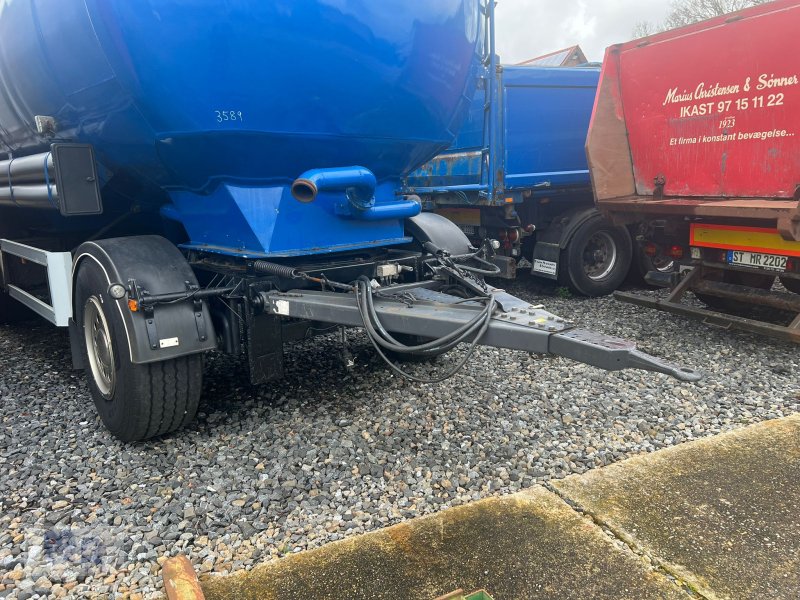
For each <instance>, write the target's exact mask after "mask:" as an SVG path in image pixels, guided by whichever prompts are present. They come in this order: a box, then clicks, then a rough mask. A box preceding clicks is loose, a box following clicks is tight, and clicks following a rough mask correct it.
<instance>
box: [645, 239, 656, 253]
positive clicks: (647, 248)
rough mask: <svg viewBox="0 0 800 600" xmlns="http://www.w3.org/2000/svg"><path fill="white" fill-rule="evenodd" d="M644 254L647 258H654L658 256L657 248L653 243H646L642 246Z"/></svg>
mask: <svg viewBox="0 0 800 600" xmlns="http://www.w3.org/2000/svg"><path fill="white" fill-rule="evenodd" d="M644 253H645V254H647V256H655V255H656V254H658V248H657V247H656V245H655V244H654V243H653V242H647V243H646V244H645V245H644Z"/></svg>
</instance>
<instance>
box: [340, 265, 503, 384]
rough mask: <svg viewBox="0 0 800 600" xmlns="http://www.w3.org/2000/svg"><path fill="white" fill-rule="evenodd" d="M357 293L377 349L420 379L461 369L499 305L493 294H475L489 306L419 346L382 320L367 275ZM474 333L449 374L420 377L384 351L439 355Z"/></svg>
mask: <svg viewBox="0 0 800 600" xmlns="http://www.w3.org/2000/svg"><path fill="white" fill-rule="evenodd" d="M355 293H356V304H357V306H358V311H359V313H360V314H361V320H362V321H363V322H364V329H365V331H366V332H367V337H368V338H369V341H370V342H371V343H372V345H373V346H374V347H375V350H377V352H378V354H379V355H380V357H381V358H382V359H383V360H384V362H385V363H386V364H387V365H389V367H391V368H392V370H393V371H395V372H396V373H398V374H399V375H401V376H402V377H405V378H406V379H410V380H411V381H416V382H419V383H439V382H441V381H444V380H445V379H449V378H450V377H452V376H453V375H455V374H456V373H457V372H458V371H460V370H461V369H462V368H463V366H464V365H465V364H466V363H467V361H468V360H469V359H470V357H471V356H472V354H473V353H474V352H475V348H476V347H477V345H478V342H479V341H480V339H481V338H482V337H483V335H484V334H485V333H486V330H487V329H488V328H489V324H490V323H491V320H492V314H493V313H494V308H495V299H494V297H493V296H488V297H485V298H471V299H470V300H472V301H478V300H481V301H483V302H485V306H484V308H483V310H481V312H480V313H478V314H477V315H475V317H474V318H473V319H471V320H470V321H469V322H468V323H465V324H464V325H462V326H461V327H459V328H458V329H456V330H455V331H452V332H450V333H448V334H447V335H444V336H442V337H440V338H437V339H434V340H431V341H429V342H425V343H423V344H419V345H416V346H409V345H406V344H403V343H402V342H399V341H398V340H397V339H396V338H394V337H393V336H392V335H391V334H390V333H389V332H388V331H387V330H386V328H385V327H384V326H383V325H382V324H381V322H380V318H379V316H378V313H377V311H376V310H375V306H374V304H373V297H372V295H373V292H372V284H371V282H370V280H369V279H368V278H367V277H364V276H361V277H359V278H358V280H357V281H356V287H355ZM470 337H472V338H473V339H472V342H471V343H470V346H469V348H468V349H467V352H466V353H465V354H464V356H463V357H462V358H461V360H459V361H458V363H457V364H456V365H455V366H454V367H453V368H452V369H450V370H449V371H447V372H446V373H445V374H443V375H440V376H437V377H434V378H432V379H426V378H423V377H418V376H416V375H412V374H411V373H408V372H406V371H404V370H402V369H401V368H400V367H398V366H397V365H395V364H394V363H393V362H392V361H391V360H390V359H389V357H388V356H386V354H385V353H384V350H386V351H389V352H395V353H398V354H416V355H422V356H435V355H437V354H441V353H443V352H446V351H448V350H451V349H452V348H454V347H456V346H457V345H458V344H461V343H462V342H466V341H467V340H468V339H469V338H470Z"/></svg>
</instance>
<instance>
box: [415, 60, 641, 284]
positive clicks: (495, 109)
mask: <svg viewBox="0 0 800 600" xmlns="http://www.w3.org/2000/svg"><path fill="white" fill-rule="evenodd" d="M599 75H600V68H599V66H595V65H591V64H589V65H585V66H581V67H572V68H559V67H530V66H508V65H501V66H499V67H498V68H497V69H496V70H495V71H494V74H493V76H489V77H487V78H485V79H482V80H481V85H480V87H479V89H477V90H476V93H475V97H474V99H473V101H472V105H471V106H470V109H469V113H468V116H467V120H466V122H465V124H464V126H463V127H462V129H461V131H460V132H459V134H458V136H457V137H456V140H455V142H454V143H453V145H452V146H451V147H450V148H448V149H447V150H446V151H445V152H443V153H442V154H440V155H438V156H436V157H435V158H434V159H433V160H431V161H430V162H428V163H427V164H425V165H423V166H422V167H420V168H419V169H417V170H415V171H414V172H413V173H411V175H409V177H408V178H407V180H406V186H407V192H408V193H414V194H417V195H418V196H420V198H422V203H423V207H424V208H425V209H426V210H431V211H434V212H436V213H437V214H440V215H443V216H445V217H447V218H448V219H450V220H452V221H453V222H454V223H456V224H458V226H459V227H460V228H461V229H462V230H463V231H464V232H465V233H466V234H467V236H468V237H469V238H470V240H473V241H477V240H481V239H484V238H487V237H488V238H492V239H495V240H497V241H498V242H499V245H498V253H497V254H498V255H497V257H496V258H495V262H496V263H497V265H498V266H499V267H501V276H503V277H507V278H513V277H515V276H516V272H517V265H518V263H519V264H520V265H522V264H524V265H527V266H528V267H529V268H530V269H531V272H532V273H533V274H534V275H536V276H539V277H544V278H546V279H551V280H555V281H557V282H559V284H560V285H562V286H568V287H569V288H571V289H572V291H573V292H575V293H578V294H582V295H586V296H601V295H605V294H609V293H611V292H612V291H614V290H615V289H616V288H617V287H618V286H619V285H620V284H621V283H622V281H623V280H624V279H625V277H626V275H627V274H628V271H629V269H630V267H631V262H632V257H633V256H634V255H635V256H636V258H637V260H638V258H639V253H638V249H637V251H636V252H634V249H633V243H632V238H631V235H630V232H629V231H628V230H627V229H626V228H624V227H615V226H614V225H612V224H611V223H610V222H609V221H607V220H606V219H605V218H604V217H603V216H602V215H601V214H600V212H599V211H597V209H596V208H595V206H594V195H593V192H592V182H591V178H590V176H589V167H588V165H587V162H586V152H585V150H584V146H585V143H586V132H587V131H588V129H589V120H590V118H591V114H592V106H593V105H594V98H595V94H596V92H597V83H598V79H599ZM637 266H638V264H637Z"/></svg>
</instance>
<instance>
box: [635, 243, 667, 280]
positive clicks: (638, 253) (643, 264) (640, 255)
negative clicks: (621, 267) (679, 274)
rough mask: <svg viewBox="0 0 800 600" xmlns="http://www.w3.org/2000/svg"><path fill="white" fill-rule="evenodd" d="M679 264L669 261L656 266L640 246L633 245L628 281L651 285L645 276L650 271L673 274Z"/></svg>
mask: <svg viewBox="0 0 800 600" xmlns="http://www.w3.org/2000/svg"><path fill="white" fill-rule="evenodd" d="M677 268H678V263H677V262H676V261H669V262H666V261H665V263H664V264H662V265H661V266H660V267H659V266H657V265H656V263H655V262H654V261H653V259H652V258H651V257H650V256H648V255H647V254H645V253H644V250H642V249H641V248H640V247H639V245H638V244H634V245H633V259H632V260H631V269H630V272H629V274H628V280H629V281H630V282H631V283H635V284H637V285H649V284H648V283H647V282H646V281H645V279H644V278H645V275H647V274H648V273H649V272H650V271H661V272H663V273H672V272H673V271H675V270H677Z"/></svg>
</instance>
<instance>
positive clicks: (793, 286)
mask: <svg viewBox="0 0 800 600" xmlns="http://www.w3.org/2000/svg"><path fill="white" fill-rule="evenodd" d="M780 280H781V283H782V284H783V287H785V288H786V289H787V290H789V291H790V292H792V293H794V294H800V279H793V278H791V277H783V276H781V277H780Z"/></svg>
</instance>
